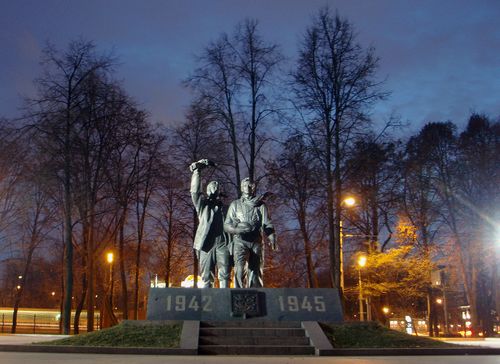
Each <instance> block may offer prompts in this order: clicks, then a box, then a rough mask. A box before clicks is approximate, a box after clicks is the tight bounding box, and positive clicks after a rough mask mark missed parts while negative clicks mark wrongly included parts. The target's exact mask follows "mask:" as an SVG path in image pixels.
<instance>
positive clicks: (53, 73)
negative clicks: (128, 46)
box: [28, 40, 112, 334]
mask: <svg viewBox="0 0 500 364" xmlns="http://www.w3.org/2000/svg"><path fill="white" fill-rule="evenodd" d="M111 64H112V59H111V58H110V57H109V56H107V55H102V54H99V53H98V52H97V51H96V49H95V46H94V44H93V43H91V42H87V41H84V40H78V41H73V42H71V43H70V44H69V46H68V48H67V50H65V51H59V50H57V49H55V48H54V47H52V46H48V47H47V48H46V49H45V50H44V57H43V59H42V65H43V67H44V73H43V76H42V77H41V78H39V79H37V80H36V81H35V83H36V85H37V97H36V98H35V99H33V100H30V102H29V109H28V111H29V119H30V120H33V123H32V127H33V128H34V130H36V131H37V132H38V133H40V134H41V135H40V137H39V138H38V140H39V141H41V147H42V148H43V149H44V151H45V152H46V153H48V154H49V155H50V156H51V158H52V161H53V163H52V167H53V169H52V173H53V175H54V176H56V177H57V178H58V179H59V183H60V185H61V188H62V190H63V211H64V250H65V259H64V261H65V294H64V305H63V332H64V333H65V334H69V332H70V315H71V300H72V293H73V242H72V230H73V217H72V211H73V206H72V197H73V196H72V193H73V188H74V186H73V183H72V175H73V172H74V165H73V158H72V156H73V142H74V137H75V134H77V133H78V128H79V127H78V124H79V123H80V125H81V123H82V115H81V111H82V109H81V107H80V106H81V103H82V102H83V99H84V97H85V96H84V92H83V90H84V86H85V85H84V84H85V82H86V81H87V80H88V79H89V78H90V77H92V76H94V75H95V74H96V73H100V72H101V73H106V72H108V71H109V70H110V68H111Z"/></svg>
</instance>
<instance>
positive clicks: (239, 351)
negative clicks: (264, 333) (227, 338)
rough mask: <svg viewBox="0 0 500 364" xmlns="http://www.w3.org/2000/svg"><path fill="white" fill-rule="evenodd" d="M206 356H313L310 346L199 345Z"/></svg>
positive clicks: (200, 350) (199, 348)
mask: <svg viewBox="0 0 500 364" xmlns="http://www.w3.org/2000/svg"><path fill="white" fill-rule="evenodd" d="M198 352H199V353H200V354H206V355H314V348H313V347H312V346H289V345H286V346H282V345H279V346H274V345H273V346H271V345H270V346H256V345H251V346H249V345H200V346H199V347H198Z"/></svg>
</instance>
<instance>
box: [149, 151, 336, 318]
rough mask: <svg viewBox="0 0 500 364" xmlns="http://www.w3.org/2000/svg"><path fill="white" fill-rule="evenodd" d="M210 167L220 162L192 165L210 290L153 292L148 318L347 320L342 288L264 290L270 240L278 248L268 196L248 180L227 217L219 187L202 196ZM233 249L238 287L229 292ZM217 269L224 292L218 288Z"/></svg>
mask: <svg viewBox="0 0 500 364" xmlns="http://www.w3.org/2000/svg"><path fill="white" fill-rule="evenodd" d="M210 166H215V164H214V163H213V162H211V161H209V160H208V159H202V160H200V161H198V162H194V163H192V164H191V165H190V170H191V172H192V177H191V197H192V200H193V204H194V206H195V208H196V212H197V214H198V219H199V225H198V229H197V231H196V235H195V239H194V244H193V247H194V249H196V251H197V252H198V254H199V258H200V273H201V277H202V280H203V282H204V283H205V287H207V288H201V289H198V288H151V289H150V291H149V298H148V307H147V319H148V320H197V321H233V320H263V321H325V322H340V321H342V310H341V303H340V297H339V292H338V290H337V289H332V288H264V287H263V281H262V263H263V262H262V249H263V246H262V245H263V241H264V237H267V239H268V240H269V245H270V247H271V249H273V250H277V249H278V246H277V239H276V233H275V230H274V226H273V224H272V221H271V218H270V216H269V212H268V209H267V206H266V205H265V202H264V198H263V197H264V196H265V195H263V196H258V197H257V196H256V185H255V183H254V182H253V181H252V180H250V179H249V178H245V179H243V180H242V181H241V198H238V199H235V200H234V201H233V202H232V203H231V205H230V206H229V209H228V211H227V214H226V215H225V216H224V212H225V209H224V206H223V205H222V202H221V201H220V199H219V191H220V186H219V183H218V182H217V181H211V182H209V183H208V185H207V189H206V192H207V193H206V195H203V194H202V189H201V177H200V173H201V171H202V170H203V169H205V168H207V167H210ZM229 235H230V236H229ZM284 249H286V246H284ZM230 251H231V253H232V255H233V260H234V269H235V287H236V288H228V287H229V276H230V269H231V267H230V264H229V261H230V259H229V253H230ZM216 268H217V277H218V279H219V285H220V288H219V289H213V287H214V278H215V271H216Z"/></svg>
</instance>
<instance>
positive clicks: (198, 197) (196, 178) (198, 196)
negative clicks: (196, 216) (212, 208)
mask: <svg viewBox="0 0 500 364" xmlns="http://www.w3.org/2000/svg"><path fill="white" fill-rule="evenodd" d="M193 164H194V163H193ZM191 171H192V172H193V174H192V176H191V199H192V200H193V204H194V207H195V209H196V212H197V213H199V212H200V210H201V206H202V204H203V193H202V192H201V177H200V170H199V169H198V168H195V169H193V168H191Z"/></svg>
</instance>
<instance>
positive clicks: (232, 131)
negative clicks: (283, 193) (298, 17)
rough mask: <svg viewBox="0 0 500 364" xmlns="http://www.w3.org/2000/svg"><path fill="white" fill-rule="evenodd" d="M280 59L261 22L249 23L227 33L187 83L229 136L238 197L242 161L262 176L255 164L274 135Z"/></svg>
mask: <svg viewBox="0 0 500 364" xmlns="http://www.w3.org/2000/svg"><path fill="white" fill-rule="evenodd" d="M281 61H282V56H281V54H280V52H279V50H278V47H277V45H275V44H268V43H266V42H265V41H264V40H263V39H262V38H261V37H260V35H259V33H258V22H257V21H255V20H249V19H247V20H245V21H244V22H242V23H240V24H239V25H238V26H237V27H236V30H235V32H234V34H233V35H232V36H228V35H227V34H222V35H221V37H220V38H219V39H218V40H217V41H216V42H214V43H211V44H210V45H209V46H208V47H207V48H206V49H205V50H204V52H203V53H202V55H201V57H199V60H198V62H199V63H200V64H201V66H200V67H198V68H197V69H196V70H195V71H194V73H193V75H192V76H191V77H190V78H189V79H188V80H187V84H188V85H190V86H191V87H192V89H193V90H194V91H195V93H196V95H197V98H198V99H200V100H203V101H204V102H205V103H206V104H207V106H208V108H207V111H209V112H210V114H211V115H212V117H213V120H214V121H216V122H217V123H219V124H220V125H221V126H222V127H223V128H224V130H225V131H226V133H227V134H226V135H227V137H225V138H224V139H225V140H227V141H228V142H229V144H230V145H231V152H232V167H233V169H234V179H232V180H233V185H234V188H235V190H236V193H237V194H238V195H239V194H240V190H239V183H240V180H241V175H242V173H243V172H242V170H241V161H242V160H243V161H244V163H245V166H246V169H247V173H248V176H249V177H250V178H252V179H257V177H258V176H257V173H256V163H257V161H258V160H259V156H260V154H261V151H262V148H263V146H264V144H265V143H266V141H267V137H266V134H269V131H270V130H269V128H268V129H266V124H265V122H266V120H270V118H271V116H272V115H274V114H275V112H276V107H275V105H273V102H271V97H270V95H271V91H270V86H271V85H272V79H273V76H274V73H275V72H276V71H277V69H278V65H279V64H280V63H281ZM267 126H268V125H267Z"/></svg>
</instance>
